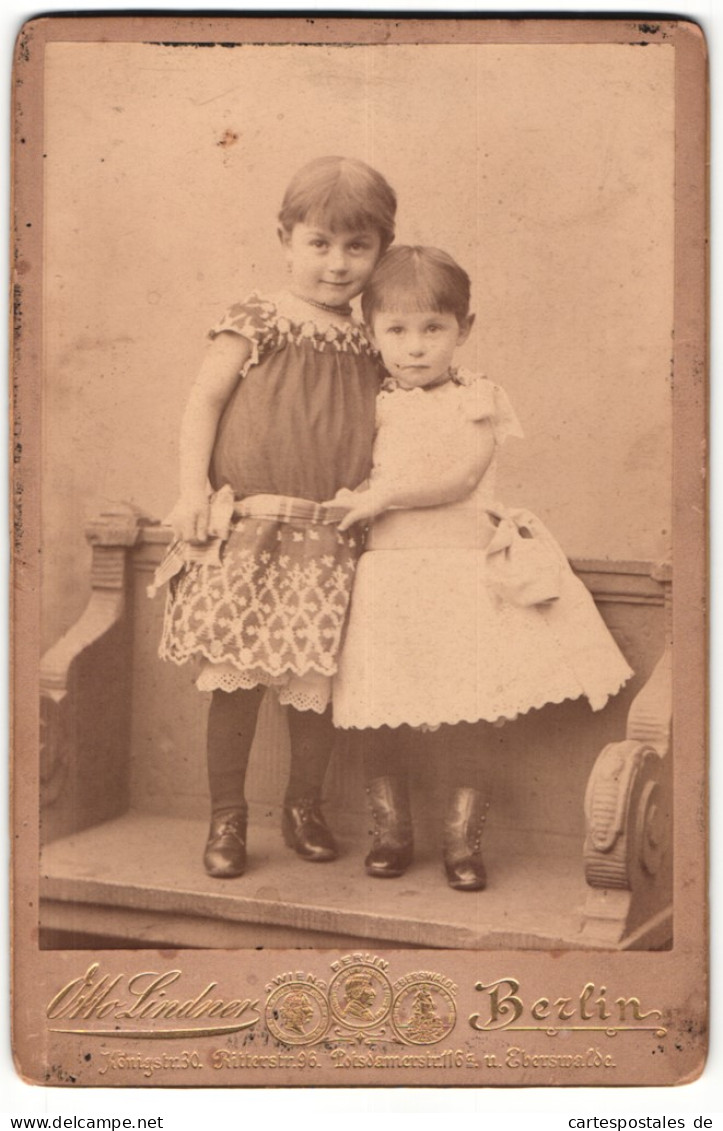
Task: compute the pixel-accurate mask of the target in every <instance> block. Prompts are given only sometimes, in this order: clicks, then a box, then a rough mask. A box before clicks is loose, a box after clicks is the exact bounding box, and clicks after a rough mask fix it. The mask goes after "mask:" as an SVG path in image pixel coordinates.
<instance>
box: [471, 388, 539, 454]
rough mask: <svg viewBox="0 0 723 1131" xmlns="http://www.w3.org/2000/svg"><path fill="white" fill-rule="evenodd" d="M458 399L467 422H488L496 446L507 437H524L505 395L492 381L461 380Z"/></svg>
mask: <svg viewBox="0 0 723 1131" xmlns="http://www.w3.org/2000/svg"><path fill="white" fill-rule="evenodd" d="M460 399H461V405H462V412H463V414H464V416H465V417H466V418H467V419H468V420H489V422H490V424H491V425H492V428H493V431H494V434H495V441H496V442H497V443H498V444H501V443H503V441H504V440H506V439H507V437H508V436H520V437H521V436H524V432H523V431H522V426H521V424H520V422H519V420H518V419H517V414H516V412H515V410H514V409H513V407H512V405H511V404H510V401H509V398H508V396H507V393H506V392H505V391H504V389H501V388H500V386H499V385H495V383H494V382H493V381H488V380H487V378H486V377H477V378H474V379H472V380H463V383H462V387H461V388H460Z"/></svg>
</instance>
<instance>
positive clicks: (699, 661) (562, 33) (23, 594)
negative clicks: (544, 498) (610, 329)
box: [11, 15, 708, 1087]
mask: <svg viewBox="0 0 723 1131" xmlns="http://www.w3.org/2000/svg"><path fill="white" fill-rule="evenodd" d="M520 27H521V23H520V21H517V20H515V19H505V20H493V19H484V18H474V17H472V18H464V19H455V20H449V19H446V18H445V19H430V18H424V19H414V18H406V17H404V18H400V19H393V18H386V17H383V18H376V17H371V18H368V19H356V18H349V17H346V16H344V17H339V18H335V17H329V16H326V15H320V16H319V17H318V18H315V19H313V20H307V19H304V18H296V17H288V18H283V19H279V18H273V17H254V16H249V17H229V18H217V17H213V18H197V17H193V16H183V17H172V16H168V17H165V16H164V17H156V16H142V17H123V16H107V17H102V18H98V17H81V18H77V19H74V18H65V17H58V18H54V17H53V18H50V19H39V20H37V21H32V22H30V23H29V24H27V25H25V27H24V28H23V30H22V32H21V35H20V37H19V40H18V44H17V49H16V69H15V74H14V122H13V131H14V139H13V167H14V173H13V202H12V203H13V218H14V231H15V242H14V260H13V282H14V291H13V316H12V350H13V353H12V364H13V370H12V373H13V388H12V392H13V413H14V415H13V437H12V445H13V446H12V452H13V460H12V463H13V469H12V476H11V492H12V505H13V535H14V567H13V588H12V619H13V632H14V636H13V720H12V721H13V749H14V770H13V782H12V798H11V805H12V814H13V830H12V837H13V848H14V854H13V864H12V877H13V893H12V898H13V909H14V910H13V925H12V926H13V938H14V955H13V963H14V1006H13V1022H14V1050H15V1057H16V1063H17V1065H18V1069H19V1071H20V1073H21V1075H22V1076H23V1077H24V1078H25V1079H27V1080H30V1081H34V1082H38V1083H46V1084H66V1085H80V1086H89V1085H96V1086H97V1085H114V1086H134V1087H138V1086H150V1085H153V1086H159V1085H160V1086H163V1085H173V1086H179V1085H181V1086H185V1085H188V1086H199V1085H218V1084H222V1085H226V1086H229V1085H234V1086H260V1085H261V1086H295V1085H300V1084H304V1085H309V1084H314V1085H330V1086H337V1087H338V1086H341V1085H364V1086H371V1085H376V1086H379V1085H396V1086H399V1085H405V1086H407V1085H425V1086H445V1085H446V1086H449V1085H454V1086H480V1085H498V1086H499V1085H503V1086H514V1085H526V1086H531V1085H543V1084H556V1085H563V1086H564V1085H577V1086H579V1085H580V1084H586V1085H596V1084H638V1085H639V1084H647V1085H654V1084H658V1085H659V1084H671V1083H682V1082H685V1081H689V1080H692V1079H695V1078H696V1077H697V1076H698V1075H699V1074H700V1072H701V1071H702V1068H703V1064H704V1060H705V1049H706V1036H705V1034H706V1027H707V994H708V986H707V973H706V971H707V965H708V961H707V933H706V932H707V916H706V912H705V908H706V898H707V894H706V893H707V869H706V864H705V860H706V811H707V791H706V785H705V782H706V775H707V762H706V745H707V735H706V721H705V708H706V694H705V688H706V660H705V643H706V616H705V595H706V575H707V560H706V507H707V498H706V487H705V471H706V466H707V460H706V435H707V433H706V427H707V425H706V419H707V269H708V265H707V250H706V249H707V183H706V175H705V169H706V152H707V84H706V73H705V49H704V43H703V38H702V33H701V32H700V30H699V29H698V28H697V26H696V25H694V24H692V23H690V22H687V21H680V22H678V23H662V24H659V25H658V28H659V30H658V31H657V32H655V31H653V32H651V31H649V30H648V31H645V32H641V29H640V24H639V22H638V21H633V20H631V19H620V20H614V21H613V20H598V19H594V18H593V19H589V20H573V19H555V20H539V19H529V20H526V21H524V36H525V40H526V41H527V42H535V43H552V42H556V43H560V42H590V43H600V42H609V43H615V42H632V41H633V40H634V37H637V39H638V40H639V38H640V36H641V35H645V36H649V37H650V38H654V37H655V35H659V34H663V35H666V36H668V37H669V41H670V42H672V43H674V46H675V51H676V136H677V153H676V234H675V330H676V334H675V346H674V358H675V377H676V379H675V387H674V421H675V429H674V555H673V574H674V578H675V601H674V606H673V621H674V638H675V656H674V696H673V700H674V701H673V706H674V717H675V719H676V737H675V749H676V751H677V761H676V763H675V767H674V773H675V799H676V800H675V816H676V820H675V835H674V858H675V862H676V871H675V909H676V923H677V925H678V929H677V932H676V937H675V944H674V947H673V949H672V950H671V951H667V952H659V953H648V952H646V953H643V952H640V953H624V954H621V953H611V952H565V953H563V954H557V953H554V952H535V953H534V954H533V953H531V952H525V951H516V952H514V951H513V952H498V951H495V952H476V953H470V952H440V951H412V952H405V951H393V950H390V951H385V952H383V953H382V954H380V955H379V956H370V962H373V959H375V958H379V959H380V960H382V961H385V962H387V963H388V972H389V977H390V979H391V980H392V981H393V982H396V981H397V980H399V979H402V978H404V977H405V976H407V975H409V974H410V972H411V971H414V970H417V971H433V972H434V971H439V972H440V976H443V977H444V978H446V979H449V980H450V981H453V982H454V983H455V984H456V986H457V987H458V992H457V998H456V1008H457V1025H456V1029H455V1032H454V1036H453V1037H451V1038H450V1047H453V1048H454V1049H455V1050H457V1049H460V1050H462V1052H463V1054H464V1055H463V1057H462V1060H461V1064H460V1065H459V1066H458V1065H457V1064H456V1063H451V1064H446V1063H439V1062H434V1061H430V1062H429V1063H425V1064H421V1063H420V1064H419V1065H408V1066H405V1070H404V1071H403V1072H401V1074H400V1073H396V1074H395V1073H390V1072H389V1071H388V1070H386V1069H382V1068H374V1067H373V1066H372V1067H368V1066H367V1065H366V1064H365V1063H360V1064H359V1065H358V1066H353V1067H351V1066H350V1067H348V1068H347V1067H344V1066H342V1067H341V1068H339V1067H335V1066H334V1062H333V1061H331V1060H329V1059H328V1058H326V1059H322V1055H321V1054H319V1060H320V1061H321V1062H322V1063H321V1064H320V1067H319V1068H318V1069H317V1068H316V1067H314V1066H312V1065H311V1064H309V1062H308V1058H307V1062H306V1064H305V1065H304V1066H303V1069H302V1068H300V1066H299V1064H298V1060H297V1061H294V1063H293V1065H292V1063H291V1061H292V1060H293V1055H297V1054H298V1051H299V1050H298V1049H294V1047H293V1046H291V1049H290V1050H287V1051H289V1056H290V1057H291V1060H290V1061H289V1063H287V1064H286V1066H284V1065H283V1064H279V1065H274V1066H273V1068H272V1067H271V1066H270V1065H266V1066H265V1067H262V1066H256V1067H254V1068H251V1067H250V1066H249V1070H248V1071H247V1070H246V1069H245V1068H236V1069H235V1070H233V1071H229V1072H218V1071H216V1070H214V1069H213V1068H212V1067H211V1066H209V1065H208V1064H206V1066H205V1067H203V1068H196V1067H195V1062H194V1061H193V1060H192V1059H191V1060H189V1062H188V1067H187V1068H186V1069H185V1070H184V1071H183V1072H179V1071H178V1067H179V1066H178V1065H174V1066H172V1067H167V1066H166V1067H164V1066H163V1065H161V1066H159V1067H158V1068H154V1069H153V1070H152V1071H151V1073H150V1075H145V1074H144V1073H143V1071H142V1070H140V1071H133V1070H131V1067H130V1066H129V1065H124V1066H123V1068H122V1069H118V1070H116V1069H113V1070H112V1071H111V1070H109V1069H108V1067H107V1066H108V1064H109V1061H108V1058H107V1057H106V1058H105V1061H104V1060H103V1058H102V1057H99V1056H98V1055H97V1049H98V1037H89V1036H88V1035H78V1036H73V1035H67V1034H66V1035H60V1034H54V1033H52V1032H51V1031H50V1030H51V1026H50V1025H49V1023H48V1022H47V1020H46V1007H47V1003H48V1001H49V999H50V998H51V997H52V996H53V995H54V994H56V993H57V992H58V991H59V990H60V988H61V987H62V986H64V985H66V984H67V983H69V982H71V981H72V980H73V979H75V978H78V977H79V976H82V974H83V973H84V971H85V969H86V968H87V967H88V966H90V964H91V961H98V962H99V963H100V964H101V966H102V969H103V970H104V971H109V972H112V973H113V974H114V975H115V974H122V975H124V976H126V977H130V976H132V974H134V973H138V972H140V971H146V970H149V969H150V970H170V969H176V968H178V969H179V970H181V971H182V979H183V984H184V987H187V988H188V992H189V995H190V996H193V994H196V993H199V992H200V991H201V990H202V989H203V987H204V985H205V984H207V982H208V981H210V980H213V981H214V982H216V983H218V987H219V990H218V992H219V993H220V994H222V995H223V997H224V998H225V999H226V1000H228V999H230V998H233V997H234V996H235V995H234V989H233V987H234V976H235V975H236V973H237V971H238V969H239V966H240V965H241V964H243V967H244V972H245V973H246V972H248V971H249V970H253V972H254V974H255V976H256V977H257V979H258V984H259V986H263V985H266V984H269V985H271V984H272V982H273V979H274V978H275V977H278V976H279V975H280V974H281V973H282V972H283V971H285V970H290V969H299V970H302V969H303V971H304V972H305V973H306V972H308V973H311V974H313V975H314V976H315V977H316V978H318V979H325V980H326V981H327V982H328V981H329V980H330V978H332V977H333V976H334V971H333V969H332V968H331V963H332V962H342V963H343V961H344V957H345V956H344V955H342V954H341V953H334V952H325V951H320V952H304V953H303V957H299V953H298V952H287V953H284V952H282V951H273V952H270V951H267V952H263V953H260V954H256V953H253V952H217V951H209V952H194V951H185V952H182V959H179V958H178V952H176V955H175V957H174V956H172V955H168V956H164V957H163V958H161V957H159V952H143V951H132V952H130V951H103V952H102V954H101V955H100V956H99V957H95V956H93V955H91V954H89V953H84V954H82V955H81V954H79V953H78V952H48V951H45V952H40V951H39V950H38V949H37V909H38V875H37V859H38V827H37V821H36V819H35V817H34V814H35V813H36V811H37V797H38V781H37V753H38V696H37V674H38V647H39V645H38V641H39V561H40V551H41V546H40V509H39V483H40V464H41V434H40V428H39V426H38V425H39V410H40V394H41V373H42V361H43V357H42V341H43V333H42V331H43V327H42V317H41V311H42V303H41V298H42V270H41V265H42V247H43V243H42V240H43V198H42V188H41V186H42V152H41V146H40V144H39V139H40V138H41V137H42V123H43V48H44V45H45V44H46V43H50V42H54V41H59V40H64V39H70V40H72V41H75V42H80V41H88V42H93V41H96V40H98V39H99V38H101V37H108V38H111V39H119V38H122V39H123V40H143V39H154V38H159V37H162V38H163V39H164V40H166V41H168V40H179V41H185V42H197V41H198V42H201V41H219V40H226V41H256V42H259V41H261V42H267V43H284V42H299V43H300V42H308V43H317V42H344V41H346V42H354V43H377V42H393V43H433V42H445V43H454V42H458V43H468V42H479V43H511V42H519V37H520ZM651 223H654V218H651ZM241 955H243V957H241ZM86 960H87V961H86ZM163 961H165V963H166V965H158V964H159V962H163ZM355 961H357V960H356V959H355ZM362 961H366V960H362ZM341 968H343V967H340V969H341ZM498 978H511V979H514V980H515V981H516V982H517V983H519V986H520V990H519V991H518V992H519V995H520V997H521V999H522V1000H523V1001H524V1008H525V1010H529V1007H530V1003H531V1002H532V1000H533V999H537V998H540V997H543V996H545V997H550V996H552V995H557V994H563V993H565V992H566V987H567V992H568V993H569V994H570V995H571V996H573V997H574V996H576V993H577V992H579V989H581V988H582V987H583V986H584V985H585V984H586V983H589V982H592V983H594V984H595V986H596V992H600V987H601V986H602V985H605V986H607V987H609V993H610V994H611V995H613V994H617V993H618V992H620V993H624V994H626V995H627V996H630V995H635V996H637V997H639V998H640V1001H641V1003H642V1010H643V1011H644V1012H645V1011H647V1010H651V1011H652V1010H658V1009H659V1010H661V1013H662V1014H663V1015H664V1020H665V1027H666V1030H667V1032H666V1036H665V1038H664V1039H663V1038H661V1043H660V1044H658V1045H657V1048H656V1046H655V1045H653V1046H651V1043H650V1040H649V1038H648V1037H647V1036H646V1037H643V1036H642V1035H641V1037H640V1038H639V1039H636V1043H635V1044H628V1045H626V1046H625V1055H624V1057H621V1056H619V1057H618V1058H617V1060H616V1066H615V1068H614V1069H611V1068H610V1067H606V1065H605V1058H604V1057H602V1058H598V1057H597V1056H596V1055H593V1056H592V1063H591V1064H590V1065H589V1066H587V1067H586V1068H585V1071H584V1072H581V1073H572V1074H571V1073H570V1072H569V1071H563V1070H562V1068H561V1067H560V1066H552V1067H548V1068H542V1069H540V1068H538V1067H536V1066H530V1067H529V1068H528V1069H526V1070H519V1071H514V1070H513V1071H510V1072H503V1073H501V1076H502V1077H504V1078H503V1079H500V1078H499V1077H498V1076H497V1073H495V1072H493V1071H491V1070H490V1069H489V1068H486V1067H485V1064H486V1062H485V1057H486V1056H489V1055H492V1056H496V1057H497V1058H498V1059H501V1060H502V1061H504V1059H505V1055H506V1052H505V1050H506V1048H507V1047H508V1046H509V1040H508V1039H507V1038H506V1036H505V1032H504V1030H502V1031H498V1032H496V1033H489V1032H485V1033H484V1034H483V1037H484V1040H482V1038H481V1037H480V1035H479V1033H478V1032H477V1031H476V1030H475V1029H474V1028H473V1026H472V1025H470V1023H469V1018H470V1016H473V1015H474V1014H475V1013H479V1012H480V996H479V994H478V993H477V992H476V991H475V984H476V982H478V981H482V982H484V983H486V984H489V983H490V982H492V981H494V980H495V979H498ZM261 1008H262V1011H263V996H262V1007H261ZM651 1015H652V1014H651ZM196 1038H197V1039H196V1044H197V1045H198V1046H199V1047H200V1048H202V1049H206V1048H207V1047H208V1046H207V1044H206V1045H204V1044H203V1041H205V1040H206V1038H202V1037H201V1035H200V1034H198V1033H197V1034H196ZM134 1040H135V1043H134ZM619 1041H620V1038H618V1047H619ZM591 1044H593V1042H592V1041H588V1043H587V1044H585V1047H584V1048H582V1047H581V1049H580V1050H579V1051H580V1053H581V1055H588V1054H587V1051H586V1050H587V1049H588V1048H589V1047H590V1045H591ZM126 1047H127V1050H128V1052H129V1055H131V1056H134V1055H138V1056H144V1057H149V1056H151V1057H152V1056H154V1055H156V1052H157V1048H158V1042H145V1043H144V1042H143V1041H142V1040H139V1039H137V1038H135V1039H132V1038H131V1037H130V1035H129V1040H128V1042H127V1046H126ZM444 1047H445V1048H446V1047H447V1046H446V1044H445V1046H444ZM658 1050H659V1051H658ZM88 1051H90V1059H88V1057H87V1052H88ZM281 1051H282V1052H283V1049H282V1050H281ZM432 1051H435V1050H432ZM576 1051H577V1046H576ZM604 1052H607V1049H605V1050H604ZM656 1052H657V1055H656V1054H655V1053H656ZM292 1054H293V1055H292ZM468 1054H469V1055H470V1056H471V1057H472V1058H473V1060H476V1061H477V1062H478V1063H479V1068H476V1067H475V1068H473V1070H470V1066H471V1062H469V1061H467V1060H466V1057H467V1055H468ZM598 1060H600V1063H598ZM453 1061H454V1058H453ZM103 1063H105V1065H106V1071H105V1073H102V1074H101V1073H100V1069H101V1068H102V1065H103ZM581 1076H584V1079H581Z"/></svg>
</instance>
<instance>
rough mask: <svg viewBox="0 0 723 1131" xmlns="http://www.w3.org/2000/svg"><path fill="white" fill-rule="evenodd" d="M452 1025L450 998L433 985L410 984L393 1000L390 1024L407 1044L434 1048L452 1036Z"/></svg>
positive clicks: (439, 986) (453, 1020) (454, 1018)
mask: <svg viewBox="0 0 723 1131" xmlns="http://www.w3.org/2000/svg"><path fill="white" fill-rule="evenodd" d="M456 1021H457V1009H456V1007H455V1004H454V998H453V997H452V994H451V993H450V992H449V990H448V989H446V988H445V987H444V986H442V985H439V984H438V983H437V982H431V981H421V980H420V981H418V982H410V983H408V984H407V985H406V986H405V987H404V989H402V990H400V991H399V992H398V993H397V995H396V997H395V999H394V1008H393V1009H392V1024H393V1025H394V1028H395V1030H396V1032H397V1034H398V1036H399V1037H400V1039H401V1040H402V1041H405V1042H407V1043H408V1044H412V1045H436V1044H437V1042H438V1041H442V1040H444V1038H445V1037H446V1036H447V1035H448V1034H449V1033H451V1032H452V1030H453V1029H454V1026H455V1023H456Z"/></svg>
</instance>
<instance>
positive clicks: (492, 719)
mask: <svg viewBox="0 0 723 1131" xmlns="http://www.w3.org/2000/svg"><path fill="white" fill-rule="evenodd" d="M633 675H634V672H633V671H632V669H630V670H629V671H628V674H627V675H625V676H621V677H620V678H619V681H618V682H617V685H616V686H613V687H611V689H610V690H609V691H607V692H602V691H598V692H597V693H588V692H586V691H585V690H583V689H580V690H579V691H577V692H575V691H570V692H567V693H565V694H561V695H559V696H556V697H554V698H550V697H549V696H541V697H540V698H538V699H535V700H533V701H532V702H529V703H527V704H526V705H525V706H520V707H519V708H517V709H514V708H511V707H507V708H501V709H500V711H499V712H498V713H496V714H494V715H493V714H492V713H491V712H490V713H489V714H481V713H480V712H478V711H469V712H462V711H460V712H457V713H455V714H448V715H445V716H443V717H437V718H430V717H429V716H428V715H426V714H423V713H421V712H418V713H415V712H411V711H406V712H403V713H400V714H398V715H396V716H395V715H392V714H386V715H385V717H384V718H382V717H381V716H380V715H379V714H377V715H375V716H374V718H373V719H370V720H368V721H366V722H345V721H343V719H342V718H339V717H338V715H337V714H336V713H335V715H334V726H335V727H338V728H339V729H340V730H377V729H378V728H379V727H383V726H386V727H391V728H392V729H395V728H396V727H400V726H410V727H414V728H415V729H427V730H437V729H438V728H439V727H441V726H456V725H457V724H458V723H489V724H490V725H491V726H496V727H501V726H504V725H505V724H506V723H511V722H514V721H515V719H518V718H519V717H520V715H526V714H527V713H528V712H529V711H539V710H541V708H542V707H546V706H548V704H549V705H558V704H560V703H568V702H575V701H576V700H577V699H587V701H588V703H589V705H590V708H591V710H593V711H596V712H597V711H601V710H602V709H603V707H605V706H606V704H607V703H608V702H609V701H610V699H612V698H613V697H614V696H615V695H617V694H618V693H619V692H620V691H621V690H622V688H623V687H624V686H625V684H626V683H627V682H628V681H629V680H630V679H631V678H632V676H633ZM347 717H348V715H347Z"/></svg>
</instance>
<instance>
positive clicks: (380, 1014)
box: [329, 963, 392, 1029]
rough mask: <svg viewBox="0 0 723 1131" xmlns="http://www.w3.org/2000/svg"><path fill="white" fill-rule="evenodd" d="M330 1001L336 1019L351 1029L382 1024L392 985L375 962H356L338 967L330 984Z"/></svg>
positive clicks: (387, 1011) (367, 1027)
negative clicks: (371, 963) (368, 963)
mask: <svg viewBox="0 0 723 1131" xmlns="http://www.w3.org/2000/svg"><path fill="white" fill-rule="evenodd" d="M329 1004H330V1006H331V1012H332V1013H333V1015H334V1017H335V1018H336V1020H337V1021H341V1023H342V1024H343V1025H346V1026H348V1027H349V1028H350V1029H370V1028H372V1027H373V1026H374V1025H379V1024H381V1022H382V1021H384V1020H385V1018H386V1017H387V1015H388V1013H389V1010H390V1009H391V1006H392V987H391V984H390V982H389V979H388V978H387V977H386V975H385V974H383V973H382V972H381V970H379V969H378V968H376V967H374V966H367V965H366V964H365V963H358V964H356V965H353V966H347V967H345V968H344V969H343V970H340V971H339V973H338V974H337V975H336V977H335V978H333V979H332V982H331V984H330V986H329Z"/></svg>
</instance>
